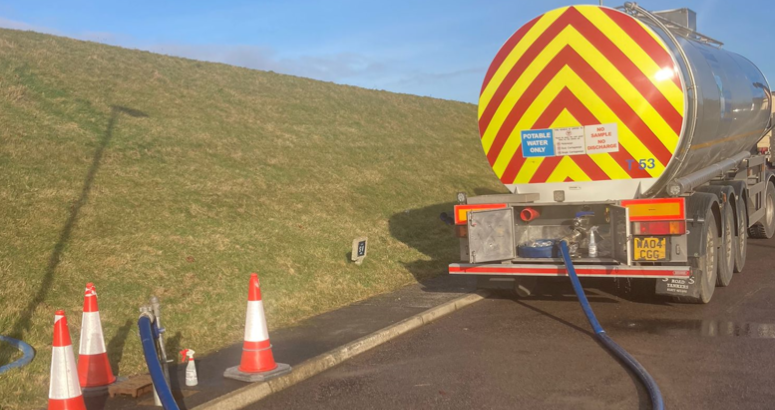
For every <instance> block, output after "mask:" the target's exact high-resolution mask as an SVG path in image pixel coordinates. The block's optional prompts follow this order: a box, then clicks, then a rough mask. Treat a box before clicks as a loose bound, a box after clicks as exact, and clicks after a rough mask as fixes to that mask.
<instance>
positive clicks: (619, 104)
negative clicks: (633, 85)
mask: <svg viewBox="0 0 775 410" xmlns="http://www.w3.org/2000/svg"><path fill="white" fill-rule="evenodd" d="M571 51H572V54H573V55H572V57H571V58H570V60H569V61H568V66H569V67H570V68H571V69H572V70H573V71H574V72H575V73H576V74H577V75H578V76H579V78H581V80H582V81H584V82H585V83H586V84H587V85H588V86H589V87H590V88H591V89H593V90H594V91H595V93H596V94H597V96H598V97H600V99H602V100H603V102H604V103H605V104H606V105H607V106H608V108H610V109H611V111H613V112H614V114H615V115H616V116H617V117H618V118H619V120H620V121H622V122H623V123H624V124H625V125H626V126H627V127H628V128H629V129H630V130H631V131H632V132H633V134H635V135H636V136H637V137H638V139H639V140H640V141H641V142H642V143H643V145H645V146H646V148H647V149H648V150H649V151H651V153H652V154H654V156H655V157H656V158H657V159H658V160H659V162H661V163H662V164H667V162H668V161H670V159H671V158H672V157H673V153H672V152H670V150H668V149H667V147H665V145H664V144H663V143H662V141H661V140H660V139H659V138H657V136H656V135H655V134H654V132H653V131H651V128H649V127H648V126H647V125H646V123H645V122H643V119H642V118H641V117H640V116H638V114H637V113H635V111H633V109H632V107H630V106H629V104H627V102H625V101H624V99H623V98H622V97H621V96H620V95H619V93H617V92H616V90H614V89H613V87H611V86H610V85H609V84H608V83H607V82H606V81H605V80H604V79H603V77H602V76H601V75H600V74H599V73H598V72H597V71H595V70H594V69H593V68H592V66H590V65H589V63H587V61H586V60H584V59H583V58H582V57H581V56H580V55H578V53H576V51H574V50H571Z"/></svg>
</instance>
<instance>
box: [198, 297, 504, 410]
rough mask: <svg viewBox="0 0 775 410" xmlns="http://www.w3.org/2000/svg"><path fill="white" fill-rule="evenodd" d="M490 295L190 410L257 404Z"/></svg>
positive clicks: (462, 300)
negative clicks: (273, 394)
mask: <svg viewBox="0 0 775 410" xmlns="http://www.w3.org/2000/svg"><path fill="white" fill-rule="evenodd" d="M488 294H489V293H488V292H486V291H478V292H476V293H471V294H468V295H465V296H461V297H459V298H457V299H455V300H451V301H449V302H447V303H444V304H441V305H439V306H436V307H434V308H431V309H428V310H426V311H425V312H422V313H419V314H417V315H414V316H412V317H409V318H407V319H404V320H402V321H400V322H398V323H396V324H394V325H391V326H388V327H386V328H384V329H381V330H378V331H376V332H374V333H372V334H370V335H367V336H364V337H362V338H360V339H358V340H355V341H352V342H350V343H348V344H346V345H344V346H340V347H338V348H336V349H334V350H331V351H329V352H326V353H323V354H321V355H319V356H316V357H313V358H312V359H309V360H307V361H305V362H303V363H301V364H299V365H297V366H294V367H293V371H292V372H290V373H288V374H285V375H283V376H279V377H277V378H275V379H272V380H269V381H267V382H263V383H255V384H249V385H246V386H245V387H242V388H240V389H238V390H235V391H233V392H231V393H228V394H225V395H223V396H221V397H219V398H217V399H214V400H211V401H209V402H207V403H203V404H201V405H199V406H196V407H194V409H193V410H214V409H219V410H236V409H241V408H243V407H245V406H248V405H251V404H253V403H256V402H258V401H259V400H261V399H263V398H264V397H267V396H269V395H270V394H272V393H276V392H278V391H280V390H283V389H285V388H287V387H290V386H293V385H294V384H297V383H299V382H301V381H304V380H306V379H308V378H310V377H312V376H314V375H316V374H318V373H322V372H324V371H326V370H328V369H330V368H332V367H334V366H336V365H338V364H340V363H342V362H344V361H345V360H347V359H350V358H352V357H355V356H357V355H359V354H361V353H363V352H366V351H368V350H370V349H373V348H375V347H377V346H379V345H381V344H382V343H385V342H387V341H389V340H391V339H393V338H396V337H398V336H400V335H402V334H404V333H406V332H409V331H410V330H413V329H416V328H418V327H420V326H422V325H425V324H428V323H430V322H432V321H434V320H436V319H438V318H440V317H442V316H446V315H448V314H450V313H452V312H454V311H456V310H458V309H462V308H464V307H466V306H468V305H470V304H472V303H475V302H478V301H480V300H482V299H484V298H485V297H487V295H488Z"/></svg>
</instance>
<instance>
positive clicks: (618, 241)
mask: <svg viewBox="0 0 775 410" xmlns="http://www.w3.org/2000/svg"><path fill="white" fill-rule="evenodd" d="M609 212H610V217H611V256H612V257H613V258H614V259H616V261H618V262H620V263H623V264H626V265H629V264H630V262H631V258H630V211H629V209H627V208H625V207H623V206H617V205H611V206H610V207H609Z"/></svg>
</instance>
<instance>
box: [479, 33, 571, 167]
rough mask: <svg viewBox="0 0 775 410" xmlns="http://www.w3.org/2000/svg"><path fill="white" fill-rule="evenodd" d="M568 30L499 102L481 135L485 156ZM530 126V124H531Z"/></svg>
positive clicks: (550, 44)
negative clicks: (520, 99) (515, 106)
mask: <svg viewBox="0 0 775 410" xmlns="http://www.w3.org/2000/svg"><path fill="white" fill-rule="evenodd" d="M569 30H574V31H575V29H574V28H573V27H570V26H568V27H566V28H565V29H563V30H562V31H561V32H560V33H559V34H558V35H557V37H555V38H554V39H552V41H551V42H549V44H547V45H546V48H544V49H543V50H542V51H541V52H540V53H539V54H538V55H537V56H536V58H535V59H534V60H533V61H532V62H531V63H530V65H529V66H528V67H527V68H526V69H525V71H524V72H523V73H522V75H521V76H520V77H519V79H517V82H516V83H514V85H513V86H512V87H511V89H510V90H509V92H508V94H506V97H505V98H504V99H503V102H501V104H500V106H498V109H497V110H496V111H495V114H494V115H493V117H492V120H490V125H489V126H488V127H487V129H486V130H485V131H484V134H483V135H482V147H483V148H484V152H485V154H486V153H488V152H490V148H491V147H492V144H493V142H494V141H495V137H496V136H497V135H498V131H499V130H500V128H501V126H503V122H504V121H506V118H507V117H508V115H509V113H511V110H512V109H514V105H515V104H516V103H517V101H519V97H521V96H522V94H524V93H525V90H527V87H529V86H530V84H532V83H533V81H534V80H535V78H536V77H537V76H538V75H539V74H541V72H542V71H543V70H544V68H546V65H547V64H549V63H550V62H551V61H552V59H553V58H554V57H555V56H556V55H557V53H559V52H560V51H561V50H562V49H563V47H565V46H566V45H567V41H566V39H565V38H566V37H567V32H568V31H569ZM553 98H554V96H552V99H553ZM549 101H550V102H551V100H549ZM481 106H482V102H481V100H480V101H479V107H481ZM530 124H532V122H531V123H530ZM496 173H497V172H496Z"/></svg>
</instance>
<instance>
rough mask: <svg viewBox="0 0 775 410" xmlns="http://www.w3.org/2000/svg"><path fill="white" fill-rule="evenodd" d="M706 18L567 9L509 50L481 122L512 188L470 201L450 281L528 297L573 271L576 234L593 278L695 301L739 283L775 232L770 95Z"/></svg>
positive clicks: (459, 210)
mask: <svg viewBox="0 0 775 410" xmlns="http://www.w3.org/2000/svg"><path fill="white" fill-rule="evenodd" d="M695 21H696V18H695V14H694V12H693V11H691V10H689V9H677V10H668V11H663V12H649V11H647V10H644V9H643V8H641V7H640V6H638V5H637V4H635V3H626V4H625V5H624V6H622V7H619V8H615V9H614V8H607V7H602V6H593V5H583V6H571V7H563V8H559V9H556V10H552V11H549V12H547V13H545V14H543V15H541V16H538V17H536V18H534V19H533V20H530V21H529V22H528V23H526V24H525V25H524V26H522V27H521V28H520V29H519V30H517V31H516V32H515V33H514V35H513V36H512V37H511V38H509V39H508V40H507V41H506V43H505V44H504V45H503V47H502V48H501V49H500V51H498V53H497V55H496V56H495V58H494V60H493V62H492V64H491V66H490V67H489V69H488V71H487V73H486V75H485V79H484V83H483V85H482V89H481V95H480V99H479V111H478V118H479V130H480V135H481V143H482V146H483V148H484V153H485V155H486V158H487V160H488V161H489V163H490V165H491V166H492V169H493V171H494V172H495V174H496V176H497V177H498V178H499V179H500V180H501V181H502V182H503V184H504V185H505V186H506V187H507V188H508V190H509V192H510V193H508V194H497V195H482V196H474V197H467V196H466V194H465V193H462V192H461V193H459V194H458V198H457V201H458V205H456V206H455V210H454V224H455V233H456V236H458V237H459V238H460V257H461V261H460V263H453V264H450V265H449V273H450V274H454V275H474V276H476V277H477V278H478V283H479V285H480V287H483V288H503V287H509V288H513V289H515V290H518V292H524V293H529V292H530V291H531V290H532V289H534V285H535V284H536V283H541V282H542V281H546V280H547V279H546V278H551V277H558V276H565V275H566V274H567V273H566V270H565V266H564V265H563V263H562V260H561V259H560V258H559V255H558V254H557V247H556V246H555V245H556V243H557V242H558V241H559V240H562V239H564V240H567V241H568V243H569V244H570V249H571V253H572V257H573V261H574V265H575V266H576V270H577V273H578V275H579V276H580V277H582V280H583V278H585V277H601V278H615V279H617V280H624V281H628V282H638V283H648V284H653V289H654V291H655V292H656V293H657V294H661V295H668V296H671V297H672V298H673V299H675V300H676V301H679V302H688V303H707V302H709V301H710V300H711V297H712V296H713V292H714V290H715V288H716V287H717V286H722V287H723V286H727V285H729V284H730V281H731V280H732V278H733V274H734V273H735V272H740V271H741V270H742V269H743V266H744V265H745V259H746V248H747V240H748V238H749V237H750V238H770V237H772V236H773V234H774V233H775V217H774V215H773V213H774V212H775V185H774V184H775V177H774V176H773V174H772V173H771V172H770V171H769V169H768V168H767V166H766V164H765V158H764V156H762V155H761V154H760V153H759V151H758V149H757V148H756V145H757V142H758V141H759V140H760V139H761V138H762V137H763V136H764V135H765V134H767V132H769V131H770V130H771V128H772V126H773V117H772V111H771V107H772V95H771V93H770V88H769V85H768V83H767V80H766V79H765V78H764V76H763V75H762V73H761V72H760V71H759V69H758V68H757V67H756V66H755V65H754V64H753V63H751V61H749V60H748V59H746V58H744V57H742V56H740V55H738V54H735V53H733V52H730V51H727V50H725V49H723V48H722V43H720V42H718V41H716V40H714V39H712V38H710V37H708V36H705V35H702V34H700V33H698V32H697V30H696V25H695ZM450 219H452V218H450ZM636 279H644V280H640V281H638V280H636ZM645 279H649V281H646V280H645Z"/></svg>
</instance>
